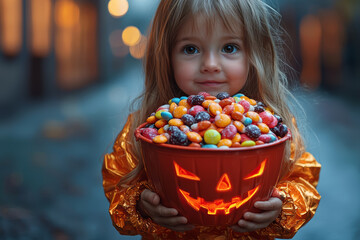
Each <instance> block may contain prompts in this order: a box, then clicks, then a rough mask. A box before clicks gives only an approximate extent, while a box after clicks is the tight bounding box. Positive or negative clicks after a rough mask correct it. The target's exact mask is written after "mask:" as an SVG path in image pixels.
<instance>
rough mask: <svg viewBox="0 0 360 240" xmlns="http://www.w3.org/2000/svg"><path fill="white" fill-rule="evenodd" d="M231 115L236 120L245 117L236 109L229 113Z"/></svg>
mask: <svg viewBox="0 0 360 240" xmlns="http://www.w3.org/2000/svg"><path fill="white" fill-rule="evenodd" d="M231 117H232V119H234V120H236V121H242V120H243V119H244V118H245V117H244V115H242V113H240V112H236V111H233V112H232V113H231Z"/></svg>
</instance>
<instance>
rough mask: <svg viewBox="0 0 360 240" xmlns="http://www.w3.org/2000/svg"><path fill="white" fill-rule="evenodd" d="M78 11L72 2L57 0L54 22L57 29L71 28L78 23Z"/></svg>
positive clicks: (70, 0) (71, 0)
mask: <svg viewBox="0 0 360 240" xmlns="http://www.w3.org/2000/svg"><path fill="white" fill-rule="evenodd" d="M79 19H80V9H79V6H78V5H77V4H76V3H75V2H74V1H73V0H58V1H57V2H56V5H55V22H56V24H57V25H58V26H59V27H62V28H71V27H73V26H74V25H75V24H77V23H78V22H79Z"/></svg>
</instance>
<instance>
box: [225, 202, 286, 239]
mask: <svg viewBox="0 0 360 240" xmlns="http://www.w3.org/2000/svg"><path fill="white" fill-rule="evenodd" d="M254 207H256V208H257V209H259V210H261V213H253V212H246V213H244V216H243V219H240V220H239V221H238V224H237V225H234V226H232V227H231V228H232V229H233V230H234V231H237V232H251V231H255V230H258V229H261V228H265V227H267V226H269V224H270V223H272V222H273V221H274V220H275V219H276V218H277V217H278V216H279V214H280V211H281V207H282V201H281V200H280V199H279V198H277V197H271V198H270V199H269V200H268V201H257V202H255V203H254Z"/></svg>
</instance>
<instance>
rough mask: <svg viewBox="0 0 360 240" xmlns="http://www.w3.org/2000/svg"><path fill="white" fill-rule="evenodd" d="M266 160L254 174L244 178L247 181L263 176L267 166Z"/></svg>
mask: <svg viewBox="0 0 360 240" xmlns="http://www.w3.org/2000/svg"><path fill="white" fill-rule="evenodd" d="M266 160H267V159H265V160H264V161H262V163H261V164H260V166H258V167H257V168H256V169H255V170H254V171H253V172H252V173H250V174H249V175H248V176H247V177H245V178H244V180H247V179H251V178H256V177H259V176H261V175H262V174H263V173H264V169H265V165H266Z"/></svg>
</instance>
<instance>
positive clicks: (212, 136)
mask: <svg viewBox="0 0 360 240" xmlns="http://www.w3.org/2000/svg"><path fill="white" fill-rule="evenodd" d="M220 139H221V135H220V133H219V132H218V131H216V130H214V129H210V130H207V131H206V132H205V134H204V141H205V142H206V143H207V144H214V145H216V144H218V143H219V141H220Z"/></svg>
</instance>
